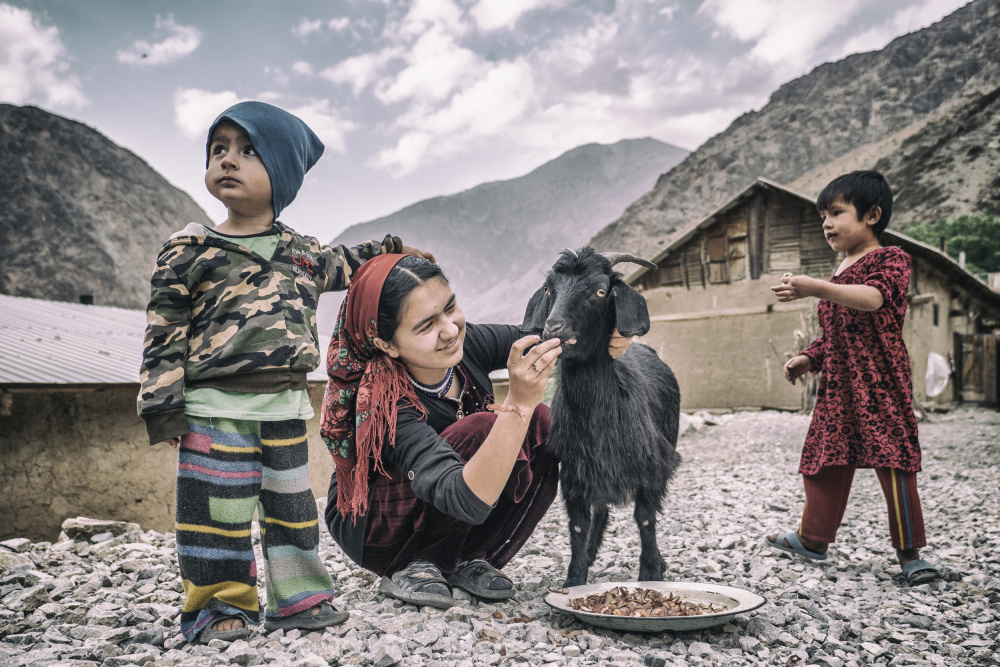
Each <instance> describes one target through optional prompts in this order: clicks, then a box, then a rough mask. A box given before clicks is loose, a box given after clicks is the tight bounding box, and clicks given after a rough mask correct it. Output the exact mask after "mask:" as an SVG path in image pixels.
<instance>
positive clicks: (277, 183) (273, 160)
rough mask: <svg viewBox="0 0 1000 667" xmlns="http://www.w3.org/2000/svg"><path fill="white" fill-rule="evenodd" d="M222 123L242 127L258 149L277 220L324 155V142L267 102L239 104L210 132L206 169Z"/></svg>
mask: <svg viewBox="0 0 1000 667" xmlns="http://www.w3.org/2000/svg"><path fill="white" fill-rule="evenodd" d="M223 120H229V121H232V122H234V123H236V124H237V125H239V126H240V127H242V128H243V129H244V130H245V131H246V133H247V135H249V137H250V142H251V143H252V144H253V147H254V148H256V149H257V154H258V155H260V159H261V161H263V163H264V168H265V169H266V170H267V175H268V177H270V179H271V192H272V195H271V204H272V206H274V219H275V220H277V219H278V214H279V213H281V211H283V210H284V208H285V207H286V206H288V205H289V204H291V203H292V200H293V199H295V195H297V194H298V192H299V188H301V187H302V181H303V180H304V179H305V177H306V172H307V171H309V170H310V169H312V166H313V165H314V164H316V161H317V160H319V159H320V157H321V156H322V155H323V142H322V141H320V140H319V137H317V136H316V134H315V133H314V132H313V131H312V130H310V129H309V126H308V125H306V124H305V123H303V122H302V121H301V120H300V119H299V118H297V117H295V116H293V115H292V114H290V113H288V112H287V111H285V110H283V109H279V108H278V107H276V106H274V105H271V104H265V103H264V102H240V103H239V104H234V105H233V106H231V107H229V108H228V109H226V110H225V111H223V112H222V113H221V114H219V117H218V118H216V119H215V121H214V122H213V123H212V127H210V128H209V129H208V141H207V142H206V144H205V154H206V158H205V167H206V168H208V161H209V159H210V157H211V156H210V154H209V151H210V150H211V144H212V133H213V132H215V128H216V126H218V124H219V123H220V122H221V121H223Z"/></svg>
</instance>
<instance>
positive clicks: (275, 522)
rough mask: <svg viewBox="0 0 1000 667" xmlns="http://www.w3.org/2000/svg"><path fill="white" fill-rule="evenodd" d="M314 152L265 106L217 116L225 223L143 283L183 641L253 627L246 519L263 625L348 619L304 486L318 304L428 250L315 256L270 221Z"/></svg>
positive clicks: (162, 260)
mask: <svg viewBox="0 0 1000 667" xmlns="http://www.w3.org/2000/svg"><path fill="white" fill-rule="evenodd" d="M322 154H323V144H322V142H321V141H320V140H319V138H318V137H317V136H316V135H315V134H314V133H313V132H312V130H310V129H309V127H308V126H307V125H306V124H305V123H303V122H302V121H301V120H300V119H299V118H297V117H295V116H293V115H292V114H290V113H287V112H285V111H283V110H281V109H279V108H277V107H274V106H272V105H269V104H264V103H262V102H241V103H239V104H237V105H235V106H233V107H231V108H229V109H227V110H226V111H225V112H223V113H222V114H221V115H220V116H219V117H218V118H216V119H215V122H214V123H213V124H212V126H211V128H210V129H209V132H208V144H207V171H206V173H205V185H206V186H207V187H208V190H209V192H211V193H212V195H213V196H215V197H216V198H217V199H219V200H220V201H221V202H222V203H223V204H225V205H226V208H227V209H228V212H229V215H228V217H227V218H226V220H225V221H224V222H222V223H220V224H219V225H218V226H216V227H214V228H211V229H210V228H207V227H205V226H203V225H200V224H197V223H191V224H189V225H188V226H187V227H185V228H184V229H183V230H181V231H179V232H177V233H176V234H174V235H173V236H171V237H170V239H169V240H167V242H166V243H165V244H164V246H163V248H162V250H161V251H160V255H159V257H158V258H157V262H156V268H155V270H154V272H153V276H152V279H151V294H150V300H149V306H148V308H147V326H146V335H145V343H144V350H143V360H142V368H141V377H140V382H141V388H140V392H139V399H138V410H139V416H140V417H142V418H143V420H144V421H145V423H146V428H147V431H148V434H149V440H150V444H157V443H163V442H166V443H168V444H170V445H171V446H172V447H177V446H178V445H179V447H180V452H179V456H178V464H177V526H176V531H177V551H178V560H179V563H180V570H181V577H182V579H183V582H184V593H185V600H184V607H183V610H182V613H181V632H183V634H184V636H185V637H186V638H187V639H188V640H189V641H201V642H204V643H207V642H208V641H210V640H211V639H213V638H217V639H223V640H228V641H232V640H234V639H238V638H241V637H245V636H247V635H248V634H249V627H248V626H249V625H250V624H257V623H259V621H260V608H259V602H258V598H257V563H256V560H255V558H254V552H253V546H252V542H251V537H250V531H251V521H252V518H253V514H254V511H255V510H256V511H257V516H258V521H259V523H260V533H261V539H262V542H263V545H262V546H263V553H264V566H265V572H266V583H267V609H266V614H265V623H264V627H265V628H266V629H268V630H276V629H279V628H284V629H292V628H300V629H318V628H323V627H326V626H329V625H334V624H337V623H341V622H343V621H344V620H346V618H347V614H346V613H345V612H342V611H339V610H337V609H336V608H334V607H333V606H332V605H331V604H330V601H331V600H332V599H333V597H334V595H333V583H332V581H331V580H330V576H329V574H328V572H327V571H326V568H325V567H324V565H323V563H322V561H320V559H319V553H318V545H319V528H318V526H319V522H318V517H317V511H316V504H315V500H314V498H313V494H312V491H311V488H310V485H309V475H308V464H307V461H308V446H307V441H306V424H305V420H306V419H309V418H310V417H312V416H313V409H312V406H311V404H310V402H309V396H308V393H307V391H306V374H307V373H309V372H310V371H312V370H314V369H315V368H317V367H318V365H319V363H320V360H321V357H320V352H319V344H318V341H317V332H316V306H317V302H318V299H319V295H320V294H321V293H322V292H325V291H329V290H343V289H346V288H347V286H348V284H349V283H350V280H351V276H352V274H353V272H354V271H355V270H357V268H358V267H359V266H360V265H361V264H362V263H363V262H364V261H366V260H368V259H370V258H372V257H374V256H376V255H380V254H382V253H401V252H403V253H410V254H416V255H420V256H424V257H429V255H427V254H426V253H422V252H420V251H419V250H415V249H413V248H407V247H405V246H403V245H402V242H401V241H400V240H399V238H398V237H394V236H386V237H385V239H384V240H383V241H382V242H381V243H377V242H367V243H364V244H361V245H359V246H355V247H353V248H348V247H345V246H335V247H330V246H324V245H321V244H320V243H319V242H318V241H317V240H316V239H314V238H312V237H309V236H303V235H301V234H298V233H296V232H295V231H294V230H292V229H291V228H290V227H288V226H287V225H284V224H282V223H281V222H279V221H278V219H277V218H278V215H279V214H280V212H281V211H282V210H283V209H284V208H285V207H286V206H287V205H288V204H289V203H291V201H292V200H293V199H294V198H295V195H296V194H297V193H298V190H299V188H300V187H301V185H302V181H303V179H304V177H305V173H306V172H307V171H308V170H309V169H310V168H311V167H312V166H313V165H314V164H315V163H316V161H317V160H318V159H319V158H320V156H321V155H322ZM431 259H433V258H431Z"/></svg>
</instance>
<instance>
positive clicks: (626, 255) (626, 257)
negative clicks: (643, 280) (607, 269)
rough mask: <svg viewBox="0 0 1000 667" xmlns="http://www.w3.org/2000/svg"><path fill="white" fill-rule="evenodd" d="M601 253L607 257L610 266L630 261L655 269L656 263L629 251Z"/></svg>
mask: <svg viewBox="0 0 1000 667" xmlns="http://www.w3.org/2000/svg"><path fill="white" fill-rule="evenodd" d="M601 255H603V256H604V257H607V259H608V261H609V262H611V266H614V265H615V264H621V263H622V262H632V263H633V264H639V265H640V266H645V267H646V268H647V269H655V268H656V264H654V263H653V262H650V261H649V260H648V259H643V258H642V257H638V256H636V255H633V254H632V253H630V252H602V253H601Z"/></svg>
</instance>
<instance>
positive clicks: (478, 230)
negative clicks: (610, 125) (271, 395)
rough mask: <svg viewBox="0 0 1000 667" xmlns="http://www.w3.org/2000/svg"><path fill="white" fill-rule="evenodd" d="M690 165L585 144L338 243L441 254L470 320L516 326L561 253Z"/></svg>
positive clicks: (644, 143) (645, 152)
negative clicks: (678, 167) (394, 237)
mask: <svg viewBox="0 0 1000 667" xmlns="http://www.w3.org/2000/svg"><path fill="white" fill-rule="evenodd" d="M685 155H687V151H685V150H683V149H681V148H677V147H675V146H671V145H669V144H665V143H662V142H659V141H656V140H655V139H634V140H625V141H619V142H618V143H615V144H611V145H601V144H588V145H585V146H580V147H578V148H574V149H572V150H570V151H568V152H566V153H564V154H562V155H561V156H559V157H557V158H556V159H554V160H552V161H550V162H547V163H545V164H544V165H542V166H540V167H538V168H537V169H535V170H534V171H532V172H531V173H529V174H526V175H524V176H521V177H519V178H514V179H511V180H507V181H496V182H493V183H485V184H483V185H479V186H477V187H475V188H472V189H471V190H466V191H464V192H460V193H458V194H455V195H451V196H447V197H435V198H434V199H428V200H426V201H422V202H419V203H416V204H414V205H412V206H408V207H407V208H404V209H402V210H400V211H398V212H396V213H393V214H392V215H389V216H386V217H384V218H379V219H377V220H372V221H371V222H366V223H363V224H358V225H354V226H352V227H350V228H348V229H347V230H345V231H344V232H342V233H341V234H340V235H339V236H338V237H337V238H336V239H334V242H335V243H348V244H351V243H356V242H359V241H362V240H365V239H368V238H381V236H382V235H384V234H385V233H386V232H392V233H393V234H398V235H399V236H401V237H403V239H404V240H405V241H406V242H407V243H408V244H410V245H414V246H417V247H420V248H425V249H427V250H430V251H432V252H434V253H435V256H436V257H437V258H438V260H439V262H440V263H441V266H442V267H443V269H444V271H445V273H446V275H447V276H448V278H449V280H451V282H452V285H453V288H454V289H455V292H456V294H458V296H459V299H460V300H461V303H462V305H463V307H464V309H465V311H466V315H467V316H468V317H469V318H470V319H472V320H473V321H487V320H489V321H511V322H513V321H515V319H516V320H517V321H520V317H521V314H523V308H524V304H525V303H527V300H528V297H529V296H530V295H531V290H534V289H535V288H536V287H538V285H539V284H541V277H542V275H544V270H545V269H546V268H547V267H548V266H549V265H551V263H552V261H554V259H555V257H556V255H557V254H558V252H559V251H560V250H562V249H563V248H565V247H567V246H581V245H583V244H584V242H586V240H587V239H589V238H590V237H591V236H592V235H593V234H595V233H596V232H597V231H598V230H599V229H600V228H601V226H602V225H603V224H605V223H607V221H608V220H611V219H614V217H615V216H617V215H619V214H620V213H621V212H622V211H623V210H624V209H625V206H626V205H628V204H629V203H630V202H632V201H634V200H635V199H636V197H638V196H639V195H641V194H642V193H643V192H646V191H647V190H648V189H649V188H650V187H651V186H652V185H653V183H654V182H655V181H656V178H657V177H658V176H659V175H660V174H662V173H663V172H665V171H667V170H669V169H670V168H671V167H673V166H674V165H675V164H677V163H678V162H680V160H682V159H683V158H684V156H685ZM517 279H522V280H524V281H525V286H518V285H515V284H514V283H513V281H516V280H517ZM525 290H529V291H525ZM484 291H486V292H488V293H487V294H484ZM321 328H323V327H322V325H321Z"/></svg>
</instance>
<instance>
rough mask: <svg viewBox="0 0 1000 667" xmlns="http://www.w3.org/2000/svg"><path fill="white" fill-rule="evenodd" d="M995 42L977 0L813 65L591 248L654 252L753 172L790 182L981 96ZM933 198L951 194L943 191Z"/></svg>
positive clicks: (996, 5) (994, 12) (998, 23)
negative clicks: (873, 47) (866, 48)
mask: <svg viewBox="0 0 1000 667" xmlns="http://www.w3.org/2000/svg"><path fill="white" fill-rule="evenodd" d="M998 40H1000V0H975V2H971V3H969V4H968V5H966V6H964V7H962V8H961V9H959V10H957V11H955V12H953V13H952V14H950V15H949V16H947V17H945V18H944V19H942V20H941V21H939V22H938V23H935V24H934V25H932V26H930V27H928V28H925V29H923V30H920V31H917V32H914V33H910V34H908V35H904V36H902V37H899V38H897V39H895V40H893V41H892V42H891V43H890V44H889V45H888V46H886V47H885V48H884V49H882V50H881V51H873V52H870V53H861V54H856V55H852V56H848V57H847V58H844V59H843V60H840V61H837V62H834V63H826V64H823V65H820V66H819V67H817V68H816V69H814V70H813V71H812V72H810V73H809V74H807V75H805V76H803V77H800V78H798V79H796V80H794V81H791V82H789V83H787V84H785V85H783V86H781V88H779V89H778V90H777V91H776V92H775V93H774V94H772V95H771V98H770V100H769V101H768V103H767V104H766V105H765V106H764V107H763V108H761V109H760V111H752V112H749V113H746V114H744V115H743V116H740V117H739V118H737V119H736V120H735V121H734V122H733V123H732V125H730V126H729V128H728V129H726V130H725V131H724V132H722V133H720V134H718V135H716V136H715V137H712V138H711V139H709V140H708V141H707V142H705V144H703V145H702V146H701V147H699V148H698V149H697V150H696V151H694V152H693V153H691V154H690V155H689V156H688V157H687V158H686V159H685V160H684V161H683V162H681V163H680V164H679V165H677V166H676V167H674V168H673V169H672V170H671V171H669V172H668V173H666V174H664V175H663V176H662V177H660V179H659V180H658V181H657V183H656V185H655V187H654V188H653V189H652V190H650V191H649V192H647V193H646V194H644V195H643V196H642V197H640V198H639V199H638V200H636V201H635V202H634V203H633V204H632V205H631V206H629V207H628V209H626V211H625V213H624V214H623V215H622V216H621V217H619V218H618V219H617V220H615V221H614V222H613V223H611V224H610V225H608V226H607V227H605V228H604V229H602V230H601V231H600V233H598V234H597V235H596V236H595V237H594V238H593V239H592V242H591V243H592V245H595V246H597V247H599V248H604V249H615V250H631V251H634V252H637V253H639V254H641V255H644V256H647V257H649V256H652V255H655V254H656V253H657V251H658V250H659V249H660V248H662V247H663V246H664V245H665V244H667V243H669V242H670V239H669V232H670V231H671V230H673V229H674V228H675V227H677V226H678V225H679V224H681V223H683V222H685V221H688V220H691V219H693V218H698V217H701V216H703V215H706V214H707V213H709V212H711V211H712V210H713V209H715V208H716V207H717V206H719V205H720V204H722V203H723V202H725V201H726V200H728V199H729V198H731V197H732V196H733V195H734V194H736V193H737V192H739V191H740V190H742V189H743V188H745V187H746V186H747V185H748V184H749V183H750V182H752V181H753V179H754V178H756V177H758V176H766V177H768V178H771V179H772V180H776V181H779V182H790V181H793V180H794V179H796V178H799V177H800V176H802V175H803V174H805V173H806V172H808V171H810V170H812V169H815V168H817V167H819V166H820V165H823V164H825V163H828V162H830V161H831V160H834V159H837V158H840V157H842V156H844V155H846V154H848V153H850V152H852V151H855V150H857V149H858V148H859V147H861V146H865V145H869V144H873V143H876V142H879V141H882V140H884V139H886V138H887V137H890V136H891V135H893V134H896V133H898V132H900V131H902V130H903V129H904V128H907V127H909V126H912V125H913V124H914V123H917V122H919V121H921V120H925V119H927V118H930V117H933V116H936V115H939V114H942V113H945V112H947V111H948V110H950V109H953V108H954V107H957V106H958V105H960V104H962V103H964V102H968V101H969V100H971V99H973V98H975V97H977V96H979V95H982V94H985V93H988V92H989V91H991V90H993V89H994V88H995V87H996V86H997V85H998V84H1000V48H998V46H997V44H998ZM983 146H984V148H985V144H984V145H983ZM914 150H916V147H914ZM909 167H910V169H911V170H915V171H919V170H921V169H922V168H923V166H922V165H918V164H911V165H909ZM912 178H914V179H915V178H916V176H915V175H914V176H913V177H912ZM940 185H941V187H944V184H943V183H942V184H940ZM928 189H930V188H928ZM900 194H901V196H903V193H902V192H901V193H900ZM907 196H908V195H907ZM938 196H944V197H945V199H948V198H951V197H952V195H951V193H950V192H948V191H947V190H946V189H942V190H939V195H938ZM904 201H905V199H904V200H903V201H901V202H900V206H901V207H902V206H903V204H904Z"/></svg>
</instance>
